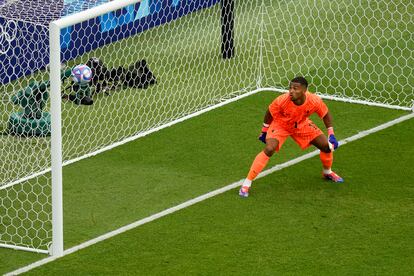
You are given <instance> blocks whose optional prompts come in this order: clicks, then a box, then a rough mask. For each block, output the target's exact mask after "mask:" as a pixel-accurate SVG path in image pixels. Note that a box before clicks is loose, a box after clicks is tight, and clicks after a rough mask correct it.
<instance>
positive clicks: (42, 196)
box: [0, 0, 414, 250]
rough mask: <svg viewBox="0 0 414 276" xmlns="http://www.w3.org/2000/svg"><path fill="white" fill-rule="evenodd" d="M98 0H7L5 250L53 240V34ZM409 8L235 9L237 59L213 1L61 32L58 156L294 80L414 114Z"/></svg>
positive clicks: (264, 1)
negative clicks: (83, 67)
mask: <svg viewBox="0 0 414 276" xmlns="http://www.w3.org/2000/svg"><path fill="white" fill-rule="evenodd" d="M104 2H107V1H80V0H77V1H65V2H63V1H1V0H0V93H1V103H0V110H1V113H0V114H1V117H0V131H1V132H2V135H1V137H0V157H1V159H2V160H3V161H2V162H1V163H0V243H2V244H8V245H16V246H25V247H29V248H36V249H42V250H47V249H48V246H49V245H50V242H51V196H50V193H51V188H50V187H51V180H50V162H51V160H50V136H49V135H50V133H49V132H48V131H50V129H49V128H48V126H50V118H49V119H48V116H49V115H48V112H49V110H50V101H49V99H48V96H49V95H48V92H49V87H48V85H49V84H48V79H49V74H48V69H47V66H48V63H49V57H48V51H49V49H48V47H49V46H48V43H49V38H48V29H47V27H46V26H47V25H48V23H49V22H50V21H51V20H54V19H57V18H61V17H62V16H65V15H68V14H72V13H76V12H78V11H81V10H85V9H88V8H90V7H93V6H96V5H100V4H102V3H104ZM413 14H414V4H413V3H412V2H411V1H403V0H398V1H392V2H390V1H361V0H358V1H356V0H351V1H322V0H318V1H317V0H312V1H311V0H300V1H269V0H254V1H236V3H235V33H234V39H235V43H234V44H235V45H236V49H235V55H234V57H233V58H230V59H223V58H222V53H221V26H220V3H219V1H214V0H210V1H201V0H199V1H196V0H191V1H190V0H188V1H185V0H181V1H149V0H148V1H147V0H146V1H142V3H140V4H138V3H137V4H135V5H130V6H128V7H125V8H123V9H121V10H119V11H115V12H112V13H108V14H105V15H102V16H99V17H97V18H94V19H91V20H88V21H85V22H79V24H76V25H74V26H69V27H68V28H65V29H63V30H62V32H61V34H62V35H61V57H62V60H63V62H64V64H62V84H63V86H62V91H61V93H62V139H63V160H64V161H65V162H72V161H73V160H76V159H78V158H83V157H84V156H86V155H88V154H92V153H94V152H96V151H98V150H102V149H104V148H105V147H108V146H111V145H113V144H114V143H116V142H122V141H124V140H125V139H127V138H128V137H133V136H135V135H139V134H142V133H145V132H146V131H149V130H152V129H154V128H156V127H158V126H161V125H164V124H166V123H169V122H172V121H174V120H176V119H179V118H182V117H184V116H186V115H188V114H191V113H194V112H196V111H199V110H202V109H205V108H206V107H209V106H212V105H215V104H217V103H220V102H222V101H224V100H226V99H229V98H232V97H235V96H238V95H241V94H243V93H246V92H249V91H251V90H254V89H256V88H261V87H270V88H272V87H276V88H284V87H287V85H288V82H289V80H290V79H292V78H293V77H294V76H296V75H304V76H306V77H307V78H308V80H309V81H310V83H311V88H310V90H311V91H317V92H318V93H321V94H324V95H335V96H338V97H341V98H347V99H357V100H363V101H367V102H376V103H382V104H390V105H397V106H400V107H411V106H412V104H413V100H414V96H413V83H414V79H413V76H414V74H413V68H414V67H413V64H414V39H413V33H414V20H413ZM78 64H88V65H89V66H90V67H91V69H92V72H93V78H92V80H91V81H90V82H89V83H87V84H86V85H84V84H82V83H76V82H75V81H74V80H72V76H71V72H72V70H73V69H74V67H75V66H76V65H78ZM80 76H81V75H79V76H78V77H80ZM85 76H86V75H85ZM39 91H40V92H39ZM64 181H65V180H64ZM86 181H93V180H90V179H88V180H86ZM64 188H65V185H64ZM65 189H66V188H65ZM71 193H73V191H68V190H65V191H64V194H65V196H66V197H69V198H71V197H73V198H71V199H72V200H68V201H69V202H76V198H77V195H75V194H71ZM83 193H86V194H92V192H90V193H88V191H83ZM109 207H111V206H109ZM106 220H108V221H109V220H111V218H106ZM84 223H85V224H86V223H87V222H84ZM79 227H80V226H79ZM89 227H94V225H89ZM107 230H108V231H110V230H113V229H107ZM99 234H103V233H99Z"/></svg>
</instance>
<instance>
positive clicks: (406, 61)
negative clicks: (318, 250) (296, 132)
mask: <svg viewBox="0 0 414 276" xmlns="http://www.w3.org/2000/svg"><path fill="white" fill-rule="evenodd" d="M263 5H264V10H265V12H264V16H263V23H262V24H263V25H264V30H263V35H262V36H261V38H262V39H263V56H262V60H263V68H264V69H263V71H264V72H265V73H264V77H263V86H264V87H279V88H285V87H287V85H288V81H289V80H290V79H292V77H293V76H295V75H297V74H301V75H304V76H307V77H308V78H309V81H310V82H311V83H312V85H311V87H310V90H312V91H316V92H318V93H320V94H322V95H325V96H329V97H332V96H334V97H336V98H340V99H342V100H346V101H354V102H360V103H365V104H367V103H376V104H378V105H382V106H387V107H391V106H393V107H395V108H404V109H408V110H409V109H410V108H412V106H413V104H414V89H413V88H414V86H413V83H414V74H413V70H414V69H413V68H414V67H413V65H414V51H413V50H414V39H413V32H414V20H413V19H414V18H413V16H414V15H413V12H414V4H413V2H412V1H409V0H397V1H360V0H343V1H342V0H341V1H314V0H307V1H284V0H283V1H263Z"/></svg>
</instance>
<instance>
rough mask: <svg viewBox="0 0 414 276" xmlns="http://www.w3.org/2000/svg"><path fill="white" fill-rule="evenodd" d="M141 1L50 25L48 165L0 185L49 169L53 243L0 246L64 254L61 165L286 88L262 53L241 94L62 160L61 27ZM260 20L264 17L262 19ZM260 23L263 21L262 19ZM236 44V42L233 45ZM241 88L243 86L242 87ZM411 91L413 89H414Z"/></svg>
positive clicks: (119, 1)
mask: <svg viewBox="0 0 414 276" xmlns="http://www.w3.org/2000/svg"><path fill="white" fill-rule="evenodd" d="M139 2H141V0H115V1H111V2H108V3H105V4H101V5H99V6H96V7H94V8H91V9H88V10H85V11H82V12H78V13H75V14H73V15H70V16H67V17H64V18H61V19H58V20H55V21H53V22H51V23H50V24H49V39H50V41H49V46H50V66H49V70H50V107H51V110H50V113H51V123H52V125H51V168H50V169H47V170H45V171H42V172H39V173H36V174H32V175H31V176H28V177H25V178H23V179H20V180H18V181H15V182H13V183H10V184H7V185H4V186H2V187H0V189H4V188H7V187H10V186H13V185H15V184H18V183H21V182H23V181H25V180H28V179H31V178H34V177H37V176H39V175H42V174H44V173H47V172H51V176H52V243H51V247H50V248H49V251H46V250H38V249H31V248H24V247H21V246H13V245H3V244H0V247H8V248H13V249H20V250H26V251H33V252H39V253H49V254H50V255H52V256H54V257H60V256H63V254H64V243H63V189H62V182H63V181H62V168H63V166H64V165H67V164H71V163H73V162H76V161H79V160H81V159H84V158H87V157H90V156H93V155H96V154H98V153H101V152H104V151H106V150H110V149H112V148H114V147H116V146H119V145H122V144H125V143H126V142H129V141H132V140H135V139H137V138H139V137H142V136H145V135H148V134H149V133H152V132H155V131H158V130H160V129H162V128H165V127H168V126H170V125H173V124H176V123H179V122H181V121H183V120H186V119H189V118H192V117H194V116H197V115H200V114H202V113H204V112H206V111H209V110H212V109H214V108H217V107H220V106H223V105H225V104H227V103H230V102H233V101H236V100H239V99H241V98H244V97H247V96H249V95H253V94H256V93H259V92H262V91H275V92H285V91H286V90H285V89H283V88H275V87H261V81H260V80H261V79H262V74H263V73H264V69H263V60H262V59H263V55H262V53H261V56H260V57H259V68H258V75H257V76H256V77H257V83H256V85H257V87H256V89H255V90H252V91H249V92H247V91H246V93H244V94H243V95H240V96H237V97H234V98H232V99H230V100H227V101H223V102H222V103H220V104H217V105H214V106H210V107H208V108H205V109H203V110H202V111H199V112H196V113H193V114H191V115H188V116H185V117H183V118H180V119H177V120H174V121H173V122H170V123H168V124H165V125H162V126H160V127H157V128H154V129H152V130H150V131H147V132H144V133H140V134H139V135H136V136H133V137H127V138H124V140H123V141H121V142H117V143H114V144H112V145H110V146H107V147H104V148H102V149H100V150H98V151H96V152H92V153H88V154H86V155H84V156H81V157H78V158H76V159H74V160H69V161H66V162H65V163H63V161H62V118H61V112H62V110H61V104H62V99H61V88H62V83H61V63H62V62H61V53H62V51H61V42H60V39H61V30H62V29H64V28H66V27H69V26H73V25H75V24H77V23H80V22H84V21H86V20H89V19H93V18H96V17H98V16H101V15H104V14H107V13H109V12H112V11H116V10H119V9H121V8H124V7H126V6H129V5H132V4H135V3H139ZM262 21H263V20H262ZM262 23H263V22H262ZM259 31H260V32H262V34H261V35H262V37H263V31H264V29H263V27H261V28H260V29H259ZM236 47H237V45H236ZM259 47H261V48H262V47H263V45H262V43H260V46H259ZM241 89H242V88H241ZM413 93H414V91H413ZM321 97H322V98H325V99H329V100H336V101H342V102H349V103H358V104H365V105H372V106H378V107H385V108H392V109H399V110H406V111H412V112H414V103H413V105H412V107H403V106H397V105H389V104H382V103H376V102H370V101H365V100H355V99H349V98H342V97H336V96H327V95H321Z"/></svg>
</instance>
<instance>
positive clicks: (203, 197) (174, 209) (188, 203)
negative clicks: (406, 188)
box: [5, 113, 414, 276]
mask: <svg viewBox="0 0 414 276" xmlns="http://www.w3.org/2000/svg"><path fill="white" fill-rule="evenodd" d="M411 118H414V113H410V114H408V115H404V116H402V117H399V118H397V119H395V120H392V121H389V122H387V123H384V124H382V125H379V126H377V127H374V128H371V129H368V130H364V131H361V132H359V133H358V134H356V135H353V136H351V137H348V138H345V139H343V140H341V141H339V143H340V144H341V145H345V144H347V143H349V142H352V141H355V140H358V139H361V138H363V137H365V136H367V135H369V134H372V133H375V132H378V131H380V130H383V129H386V128H388V127H391V126H393V125H395V124H398V123H401V122H403V121H406V120H409V119H411ZM318 154H319V150H314V151H312V152H310V153H307V154H305V155H302V156H300V157H298V158H295V159H292V160H290V161H287V162H285V163H283V164H279V165H276V166H274V167H272V168H270V169H268V170H265V171H263V172H262V173H260V174H259V175H258V177H257V178H262V177H264V176H266V175H269V174H271V173H273V172H276V171H279V170H281V169H283V168H286V167H289V166H292V165H295V164H297V163H299V162H302V161H304V160H306V159H309V158H312V157H314V156H316V155H318ZM242 182H243V179H241V180H239V181H236V182H234V183H232V184H230V185H227V186H225V187H222V188H220V189H217V190H214V191H212V192H209V193H207V194H204V195H201V196H199V197H196V198H193V199H191V200H188V201H186V202H183V203H181V204H179V205H177V206H174V207H171V208H168V209H166V210H164V211H161V212H159V213H156V214H154V215H152V216H149V217H146V218H143V219H141V220H138V221H136V222H133V223H131V224H128V225H126V226H123V227H121V228H118V229H117V230H114V231H111V232H108V233H106V234H104V235H101V236H99V237H96V238H94V239H91V240H89V241H87V242H84V243H82V244H79V245H77V246H74V247H71V248H69V249H67V250H65V251H64V252H63V256H66V255H69V254H72V253H74V252H76V251H78V250H81V249H83V248H86V247H89V246H91V245H94V244H96V243H98V242H101V241H104V240H106V239H109V238H111V237H114V236H116V235H119V234H121V233H124V232H126V231H128V230H131V229H134V228H136V227H138V226H141V225H143V224H146V223H148V222H151V221H154V220H156V219H159V218H162V217H164V216H166V215H169V214H172V213H175V212H177V211H179V210H181V209H184V208H187V207H189V206H191V205H194V204H196V203H199V202H201V201H204V200H206V199H208V198H211V197H214V196H216V195H219V194H222V193H224V192H227V191H229V190H232V189H234V188H237V187H238V186H240V185H241V183H242ZM63 256H62V257H63ZM58 258H60V257H54V256H51V257H47V258H45V259H42V260H40V261H37V262H35V263H32V264H30V265H27V266H25V267H22V268H19V269H17V270H14V271H12V272H9V273H7V274H5V275H6V276H8V275H19V274H21V273H24V272H27V271H30V270H32V269H34V268H36V267H39V266H42V265H44V264H47V263H50V262H52V261H54V260H56V259H58Z"/></svg>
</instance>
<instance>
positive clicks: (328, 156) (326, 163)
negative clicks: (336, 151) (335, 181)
mask: <svg viewBox="0 0 414 276" xmlns="http://www.w3.org/2000/svg"><path fill="white" fill-rule="evenodd" d="M319 157H320V158H321V161H322V165H323V169H324V170H330V169H331V167H332V163H333V152H330V153H326V152H322V151H321V152H320V154H319Z"/></svg>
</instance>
